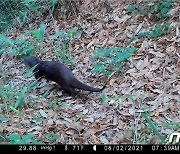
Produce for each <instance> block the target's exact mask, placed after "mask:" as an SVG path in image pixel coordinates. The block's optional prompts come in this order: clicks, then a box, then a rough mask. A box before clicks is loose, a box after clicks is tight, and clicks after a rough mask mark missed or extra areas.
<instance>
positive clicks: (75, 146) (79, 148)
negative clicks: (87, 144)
mask: <svg viewBox="0 0 180 154" xmlns="http://www.w3.org/2000/svg"><path fill="white" fill-rule="evenodd" d="M83 149H84V146H83V145H73V151H76V150H77V151H82V150H83Z"/></svg>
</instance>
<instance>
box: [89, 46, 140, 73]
mask: <svg viewBox="0 0 180 154" xmlns="http://www.w3.org/2000/svg"><path fill="white" fill-rule="evenodd" d="M136 50H137V48H135V47H127V48H124V47H116V48H109V49H103V48H99V49H98V51H97V52H96V53H95V54H94V57H93V58H92V60H94V61H95V60H96V61H98V60H99V62H97V63H96V64H95V65H94V66H93V70H92V73H102V74H103V75H106V76H111V74H113V73H114V72H116V71H119V70H121V69H122V65H123V62H124V61H126V60H127V59H128V58H130V57H131V56H132V54H133V53H134V52H135V51H136Z"/></svg>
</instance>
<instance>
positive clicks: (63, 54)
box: [54, 27, 78, 65]
mask: <svg viewBox="0 0 180 154" xmlns="http://www.w3.org/2000/svg"><path fill="white" fill-rule="evenodd" d="M77 30H78V28H77V27H75V28H73V29H72V30H70V31H69V32H66V31H64V30H63V31H60V32H57V33H55V34H54V39H57V40H58V41H56V48H55V51H56V52H57V53H58V54H59V55H60V60H61V61H63V62H65V63H66V64H71V65H74V63H73V61H72V60H71V50H70V49H69V44H68V42H69V41H70V40H72V39H74V38H75V36H76V35H77Z"/></svg>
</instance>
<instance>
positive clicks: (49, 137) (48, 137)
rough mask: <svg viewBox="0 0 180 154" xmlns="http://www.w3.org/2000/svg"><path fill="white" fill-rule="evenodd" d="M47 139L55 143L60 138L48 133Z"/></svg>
mask: <svg viewBox="0 0 180 154" xmlns="http://www.w3.org/2000/svg"><path fill="white" fill-rule="evenodd" d="M45 136H46V138H47V139H48V140H50V141H55V140H56V139H57V138H58V135H57V134H50V133H47V134H46V135H45Z"/></svg>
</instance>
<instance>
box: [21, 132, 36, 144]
mask: <svg viewBox="0 0 180 154" xmlns="http://www.w3.org/2000/svg"><path fill="white" fill-rule="evenodd" d="M33 137H34V134H27V135H23V136H22V140H23V141H25V142H26V143H27V142H28V141H29V140H30V139H32V138H33Z"/></svg>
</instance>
